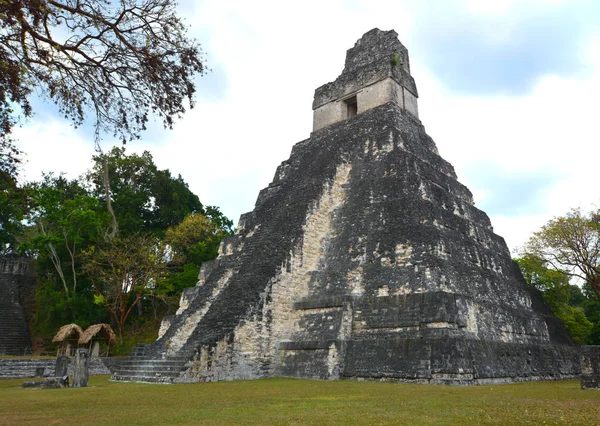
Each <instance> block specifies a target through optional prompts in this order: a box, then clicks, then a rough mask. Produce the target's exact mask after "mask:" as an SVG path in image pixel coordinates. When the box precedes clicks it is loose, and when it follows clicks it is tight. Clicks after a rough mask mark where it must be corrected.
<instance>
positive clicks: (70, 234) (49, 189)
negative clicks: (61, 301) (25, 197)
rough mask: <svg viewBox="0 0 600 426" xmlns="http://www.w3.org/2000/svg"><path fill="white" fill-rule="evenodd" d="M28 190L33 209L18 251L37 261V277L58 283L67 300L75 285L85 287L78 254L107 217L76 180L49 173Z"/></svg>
mask: <svg viewBox="0 0 600 426" xmlns="http://www.w3.org/2000/svg"><path fill="white" fill-rule="evenodd" d="M28 191H29V195H30V197H31V198H30V199H31V205H32V207H31V210H30V211H29V214H28V216H27V219H28V222H29V223H30V224H31V225H30V227H29V229H28V230H27V232H26V233H25V235H24V237H23V242H22V244H21V245H20V247H19V250H20V251H21V252H24V253H27V254H30V255H33V256H34V257H35V258H36V262H37V266H38V273H39V274H40V275H42V276H47V275H51V276H53V277H54V278H55V279H56V280H58V281H60V282H61V283H62V287H63V291H64V293H65V296H66V298H67V299H69V298H70V297H71V296H73V295H75V294H76V293H77V290H78V286H81V285H83V288H84V289H85V288H86V283H85V278H82V277H81V274H82V273H81V267H82V265H81V262H80V257H81V252H82V250H85V249H86V247H88V246H90V245H91V244H94V243H95V242H96V240H98V238H100V237H101V236H102V235H103V232H104V230H105V229H106V226H107V223H108V216H107V214H106V213H105V212H104V211H103V207H102V204H101V203H100V202H99V201H98V200H97V199H96V198H94V197H91V196H90V195H88V194H87V192H86V190H85V188H84V187H83V186H82V185H81V184H80V183H79V182H78V181H76V180H70V181H69V180H67V179H65V178H64V177H63V176H58V177H56V176H54V175H53V174H48V175H45V176H44V178H43V180H42V181H41V182H34V183H32V184H30V185H29V186H28ZM88 287H89V286H88Z"/></svg>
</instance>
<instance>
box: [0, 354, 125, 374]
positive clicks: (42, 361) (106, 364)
mask: <svg viewBox="0 0 600 426" xmlns="http://www.w3.org/2000/svg"><path fill="white" fill-rule="evenodd" d="M121 359H122V358H91V360H90V375H93V376H96V375H101V374H111V371H113V370H114V369H115V366H116V365H118V363H119V362H120V360H121ZM72 364H73V362H69V369H68V372H69V375H72V374H73V371H72V368H73V365H72ZM55 366H56V359H55V358H0V378H2V379H16V378H28V377H53V376H54V368H55Z"/></svg>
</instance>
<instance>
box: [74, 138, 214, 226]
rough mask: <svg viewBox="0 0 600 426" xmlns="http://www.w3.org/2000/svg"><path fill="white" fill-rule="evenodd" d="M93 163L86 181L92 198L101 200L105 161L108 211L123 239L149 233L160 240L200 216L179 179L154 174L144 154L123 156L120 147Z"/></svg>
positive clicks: (199, 205) (165, 173)
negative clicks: (170, 229)
mask: <svg viewBox="0 0 600 426" xmlns="http://www.w3.org/2000/svg"><path fill="white" fill-rule="evenodd" d="M93 160H94V166H93V168H92V170H91V171H90V172H89V173H88V174H87V175H86V180H87V182H88V183H89V185H90V187H91V191H92V194H93V195H94V196H95V197H96V198H98V199H99V200H103V199H104V196H105V188H104V182H103V161H104V160H106V161H107V164H108V176H109V184H110V190H111V198H112V207H113V209H114V211H115V215H116V219H117V222H118V226H119V232H120V233H121V234H123V235H129V234H136V233H140V232H141V233H148V232H150V233H153V234H155V235H157V236H162V235H163V234H164V231H165V230H166V229H167V228H168V227H170V226H173V225H176V224H178V223H179V222H181V221H182V220H183V219H184V218H185V217H186V216H187V215H188V214H190V213H192V212H200V213H202V212H203V206H202V203H200V200H199V199H198V196H197V195H195V194H194V193H192V192H191V191H190V190H189V188H188V185H187V183H185V181H184V180H183V179H182V177H181V176H178V177H177V178H174V177H173V176H171V173H170V172H169V170H158V168H157V167H156V165H155V164H154V160H153V158H152V155H151V154H150V153H149V152H148V151H144V153H143V154H142V155H137V154H131V155H127V154H126V153H125V148H124V147H121V148H119V147H115V148H113V149H112V150H111V151H110V152H109V153H107V154H105V155H104V157H103V156H102V155H97V156H94V157H93Z"/></svg>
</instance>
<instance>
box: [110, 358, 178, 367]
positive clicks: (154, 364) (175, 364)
mask: <svg viewBox="0 0 600 426" xmlns="http://www.w3.org/2000/svg"><path fill="white" fill-rule="evenodd" d="M187 363H188V361H167V360H164V361H163V360H156V361H150V360H149V361H144V362H136V361H127V360H125V361H122V362H121V363H120V364H119V367H122V368H126V367H161V368H169V367H174V368H179V367H182V366H185V365H186V364H187Z"/></svg>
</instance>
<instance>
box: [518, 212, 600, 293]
mask: <svg viewBox="0 0 600 426" xmlns="http://www.w3.org/2000/svg"><path fill="white" fill-rule="evenodd" d="M524 250H525V253H528V254H531V255H533V256H536V257H538V258H541V259H543V260H544V261H545V262H547V263H548V264H549V265H550V266H552V268H554V269H556V270H559V269H560V270H564V272H565V273H566V274H568V275H569V276H571V277H577V278H580V279H582V280H583V281H585V282H586V283H588V284H589V285H590V286H591V288H592V289H593V291H594V294H595V295H596V297H597V298H598V299H599V300H600V210H597V211H592V212H590V213H588V214H583V213H582V212H581V210H580V209H573V210H571V211H570V212H568V213H567V214H566V215H565V216H563V217H557V218H554V219H552V220H550V221H549V222H548V223H547V224H546V225H544V226H543V227H542V229H540V230H539V231H538V232H535V233H534V234H533V236H532V237H531V238H530V239H529V242H528V243H527V244H526V246H525V248H524Z"/></svg>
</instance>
